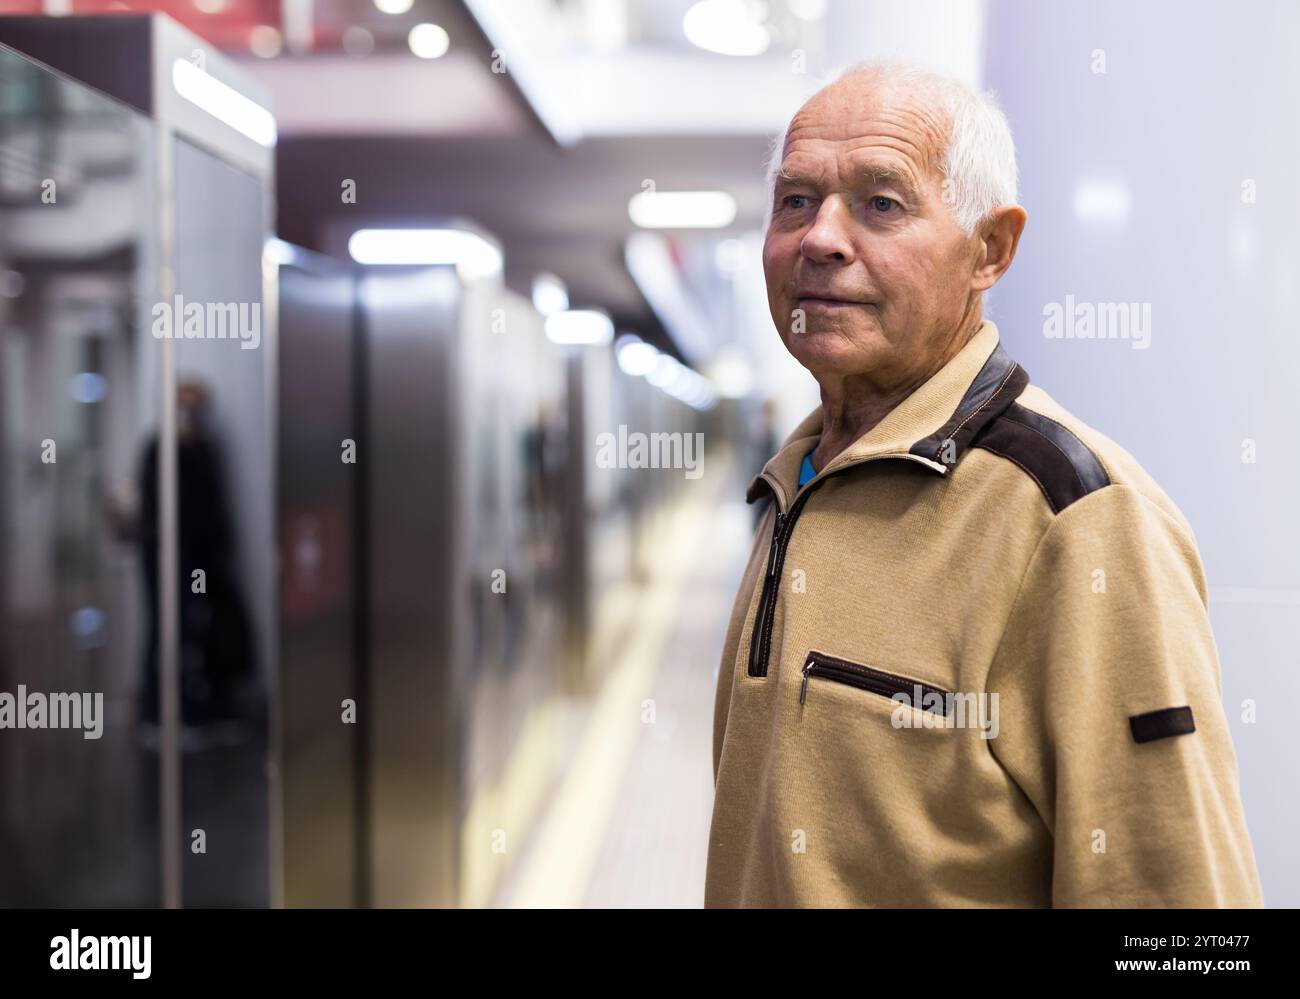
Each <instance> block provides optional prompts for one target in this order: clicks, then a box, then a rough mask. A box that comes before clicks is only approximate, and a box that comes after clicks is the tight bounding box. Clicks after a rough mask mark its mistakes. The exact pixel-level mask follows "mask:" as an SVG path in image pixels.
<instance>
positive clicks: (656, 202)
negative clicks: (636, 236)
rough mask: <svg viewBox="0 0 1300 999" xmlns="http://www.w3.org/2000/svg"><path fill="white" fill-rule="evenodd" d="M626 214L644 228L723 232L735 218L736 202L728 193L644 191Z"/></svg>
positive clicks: (635, 199) (634, 199) (631, 202)
mask: <svg viewBox="0 0 1300 999" xmlns="http://www.w3.org/2000/svg"><path fill="white" fill-rule="evenodd" d="M627 214H628V216H629V217H630V218H631V219H632V221H633V222H635V223H636V224H637V225H639V226H640V227H641V228H643V229H721V228H724V227H725V226H729V225H731V223H732V222H733V221H735V218H736V199H735V198H733V197H732V196H731V195H730V194H728V193H727V192H726V191H642V192H641V193H640V194H635V195H633V196H632V198H631V200H630V201H628V203H627Z"/></svg>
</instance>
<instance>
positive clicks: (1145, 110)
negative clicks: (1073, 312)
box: [986, 0, 1300, 906]
mask: <svg viewBox="0 0 1300 999" xmlns="http://www.w3.org/2000/svg"><path fill="white" fill-rule="evenodd" d="M986 35H987V51H986V85H987V86H990V87H992V88H993V89H994V90H995V91H997V93H998V94H999V96H1000V97H1001V98H1002V100H1003V103H1004V105H1005V106H1006V108H1007V110H1008V114H1009V117H1010V119H1011V125H1012V128H1013V130H1014V131H1015V135H1016V141H1017V148H1018V151H1019V157H1020V166H1021V177H1022V196H1021V200H1022V203H1023V204H1024V205H1025V206H1026V208H1027V209H1028V211H1029V226H1028V228H1027V230H1026V232H1025V236H1024V239H1023V241H1022V243H1021V246H1020V253H1019V257H1018V258H1017V261H1016V263H1015V265H1014V267H1013V269H1012V271H1011V273H1010V274H1009V275H1008V276H1007V278H1006V279H1005V280H1004V282H1003V283H1002V284H1001V285H1000V286H999V287H998V288H997V289H995V293H994V295H993V296H992V301H991V304H992V307H993V313H994V318H995V320H996V321H997V322H998V324H999V327H1000V328H1001V329H1002V332H1003V335H1004V342H1005V343H1006V344H1007V346H1008V349H1009V350H1010V351H1011V353H1012V355H1013V356H1014V357H1016V358H1017V359H1018V360H1019V361H1020V362H1021V363H1022V364H1023V365H1024V366H1025V368H1026V369H1027V370H1028V372H1029V375H1030V378H1031V379H1032V380H1033V381H1035V382H1036V383H1038V384H1039V385H1041V386H1042V387H1044V388H1045V389H1046V390H1047V391H1048V392H1050V393H1051V394H1052V395H1054V396H1055V397H1056V398H1057V399H1058V400H1059V401H1060V402H1061V403H1062V404H1064V405H1065V406H1066V407H1067V408H1069V409H1071V410H1072V411H1073V412H1074V413H1075V414H1076V415H1078V416H1079V417H1080V418H1082V419H1084V420H1085V421H1087V422H1089V423H1091V424H1092V425H1093V426H1095V427H1096V428H1097V429H1099V430H1101V431H1102V432H1103V433H1105V434H1107V435H1108V436H1110V437H1112V438H1114V439H1115V440H1117V441H1119V443H1120V444H1122V445H1123V446H1124V447H1126V448H1127V449H1128V450H1130V451H1131V452H1132V453H1133V454H1134V455H1136V457H1137V458H1138V459H1139V460H1140V461H1141V462H1142V463H1143V465H1144V466H1145V467H1146V468H1147V470H1148V471H1149V472H1151V474H1152V475H1154V476H1155V478H1156V480H1157V481H1158V482H1159V483H1160V484H1161V485H1162V486H1163V487H1164V489H1165V490H1166V491H1167V492H1168V493H1169V494H1170V496H1171V497H1172V498H1173V499H1174V501H1175V502H1176V503H1177V504H1178V505H1179V507H1180V508H1181V509H1182V510H1183V512H1184V513H1185V514H1186V515H1187V517H1188V519H1189V520H1190V521H1191V523H1192V527H1193V529H1194V530H1195V532H1196V535H1197V538H1198V541H1199V544H1200V548H1201V553H1202V556H1203V558H1204V561H1205V565H1206V571H1207V574H1208V577H1209V582H1210V586H1211V612H1212V617H1213V623H1214V627H1215V632H1216V635H1217V639H1218V644H1219V651H1220V658H1221V662H1222V668H1223V694H1224V704H1225V708H1226V710H1227V713H1228V718H1229V722H1230V723H1231V725H1232V734H1233V739H1234V742H1235V745H1236V749H1237V754H1238V758H1239V762H1240V769H1241V777H1242V794H1243V798H1244V800H1245V805H1246V811H1247V818H1248V821H1249V824H1250V830H1251V835H1252V838H1253V841H1254V844H1255V850H1256V855H1257V859H1258V861H1259V866H1260V875H1261V878H1262V880H1263V884H1264V894H1265V900H1266V902H1267V903H1268V904H1269V905H1273V906H1296V905H1300V863H1297V860H1296V848H1295V842H1296V836H1297V833H1298V832H1300V802H1298V801H1297V794H1296V788H1297V787H1300V752H1297V749H1296V743H1295V741H1294V735H1293V732H1292V721H1291V708H1292V706H1293V705H1294V704H1295V703H1296V701H1297V699H1300V672H1297V669H1296V667H1297V662H1298V659H1300V654H1298V653H1297V651H1296V644H1295V642H1294V640H1293V635H1292V632H1291V629H1290V627H1289V624H1290V619H1291V615H1293V614H1295V613H1296V609H1297V605H1298V604H1300V558H1298V557H1297V556H1300V522H1298V521H1297V518H1296V515H1295V510H1296V507H1297V503H1296V500H1297V498H1298V497H1300V464H1298V463H1297V461H1296V459H1297V457H1298V455H1297V452H1296V448H1295V443H1294V437H1293V434H1294V429H1293V428H1294V427H1295V425H1296V422H1297V421H1296V417H1297V399H1300V338H1297V333H1298V332H1300V321H1298V320H1297V315H1296V306H1297V298H1298V297H1300V294H1298V285H1300V249H1298V248H1297V244H1296V238H1295V230H1296V225H1297V222H1300V185H1297V184H1296V183H1295V181H1294V179H1293V175H1294V172H1295V164H1296V163H1297V161H1298V160H1300V137H1298V136H1297V131H1296V121H1297V117H1296V106H1297V101H1296V95H1297V94H1300V60H1297V58H1296V54H1297V48H1296V46H1297V39H1300V4H1296V3H1294V2H1286V0H1275V2H1267V0H1265V2H1258V3H1252V4H1248V5H1243V6H1241V7H1238V8H1232V7H1229V6H1226V5H1224V4H1222V3H1213V2H1206V0H1192V2H1179V3H1171V2H1151V3H1141V4H1135V3H1132V2H1123V0H1102V2H1095V3H1089V4H1058V3H1052V4H1045V3H1037V2H1030V0H991V2H990V4H989V9H988V25H987V31H986ZM1103 58H1104V70H1105V71H1104V72H1096V71H1094V70H1095V69H1098V68H1101V65H1102V63H1101V60H1102V59H1103ZM1249 182H1253V184H1254V190H1255V201H1254V203H1250V202H1249V201H1248V200H1243V185H1248V183H1249ZM1067 295H1073V296H1074V298H1075V299H1076V301H1088V302H1130V303H1139V304H1146V305H1149V306H1150V315H1151V330H1150V334H1151V335H1150V345H1149V346H1148V347H1147V348H1145V349H1135V348H1134V343H1135V341H1134V340H1132V339H1130V340H1122V339H1112V340H1092V341H1089V340H1060V339H1048V338H1047V337H1046V336H1045V335H1044V314H1043V313H1044V307H1045V305H1046V304H1047V303H1049V302H1058V303H1064V301H1065V296H1067ZM1247 440H1253V441H1254V446H1255V449H1256V450H1255V461H1254V462H1253V463H1247V462H1244V461H1243V447H1244V446H1245V445H1244V444H1243V442H1245V441H1247ZM1246 699H1252V700H1253V701H1254V702H1255V703H1256V705H1257V719H1258V720H1257V722H1256V723H1254V724H1248V723H1245V722H1243V720H1242V702H1243V701H1244V700H1246Z"/></svg>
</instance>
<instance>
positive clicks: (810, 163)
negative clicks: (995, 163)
mask: <svg viewBox="0 0 1300 999" xmlns="http://www.w3.org/2000/svg"><path fill="white" fill-rule="evenodd" d="M945 141H946V133H945V131H944V126H943V123H942V119H941V117H940V116H939V115H938V114H936V113H933V112H931V111H930V110H928V109H927V108H926V106H925V101H924V99H923V98H919V97H908V96H906V95H900V94H898V93H896V92H890V91H889V90H888V88H886V87H883V86H882V85H880V84H879V83H878V82H876V81H874V80H870V79H867V80H863V79H860V78H859V79H855V78H852V77H850V78H848V79H846V80H844V81H841V82H840V83H838V84H836V85H835V86H833V87H831V88H829V89H827V90H826V91H823V92H822V93H821V94H818V95H817V96H816V97H814V98H813V99H812V100H811V101H809V102H808V103H807V104H806V105H804V107H803V108H802V109H801V110H800V111H799V113H798V114H797V115H795V117H794V119H793V121H791V123H790V128H789V130H788V132H787V136H786V143H785V150H784V157H783V159H782V164H781V175H779V176H778V178H777V182H776V189H775V196H774V198H773V206H772V222H771V225H770V226H769V227H768V231H767V237H766V240H765V242H764V244H763V270H764V273H765V274H766V277H767V294H768V306H769V308H770V309H771V312H772V320H773V322H774V323H775V324H776V328H777V329H778V330H779V331H780V334H781V338H782V340H783V341H784V343H785V346H786V349H787V350H789V351H790V353H791V354H793V355H794V357H795V359H796V360H798V361H799V363H800V364H802V365H803V366H804V367H806V368H808V369H809V370H810V371H811V372H812V373H813V374H814V375H817V376H819V379H820V378H821V377H822V376H826V377H830V378H840V377H853V376H859V375H861V376H866V378H867V379H868V380H870V381H871V382H872V383H875V384H877V385H879V386H881V387H889V386H892V385H899V384H903V383H906V382H908V381H911V380H913V379H915V378H917V377H922V376H928V374H930V373H931V372H932V371H933V370H934V368H935V367H937V366H938V364H941V363H942V361H943V359H944V358H945V356H946V352H947V351H948V350H949V348H950V347H951V346H952V344H954V343H955V342H956V343H959V342H960V340H961V338H962V335H963V334H965V333H969V332H970V331H969V330H968V329H965V328H964V325H965V324H966V323H967V320H968V319H970V318H972V314H971V312H970V310H971V308H972V290H971V288H972V286H971V280H972V273H973V270H974V268H975V266H976V264H977V263H978V261H977V259H976V244H977V242H978V241H977V240H975V239H973V238H971V237H967V236H966V235H965V233H963V232H962V231H961V229H960V227H959V226H958V225H957V223H956V221H955V220H954V219H953V217H952V215H951V213H950V212H949V209H948V207H947V205H945V204H944V200H943V176H942V173H941V170H940V166H939V159H940V156H941V155H942V150H943V148H944V144H945ZM800 319H802V331H801V330H800V326H799V320H800Z"/></svg>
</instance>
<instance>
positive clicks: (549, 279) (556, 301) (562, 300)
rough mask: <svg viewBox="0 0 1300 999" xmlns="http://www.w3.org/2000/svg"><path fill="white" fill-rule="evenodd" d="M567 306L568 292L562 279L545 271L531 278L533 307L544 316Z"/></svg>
mask: <svg viewBox="0 0 1300 999" xmlns="http://www.w3.org/2000/svg"><path fill="white" fill-rule="evenodd" d="M568 307H569V292H568V290H567V289H566V288H565V287H564V282H563V281H561V280H560V279H559V278H557V277H556V276H555V275H554V274H547V273H542V274H538V275H537V276H536V277H535V278H533V308H535V309H536V310H537V311H538V312H540V313H541V314H542V315H544V316H550V315H553V314H555V313H556V312H563V311H564V310H565V309H567V308H568Z"/></svg>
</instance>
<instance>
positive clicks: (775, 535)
mask: <svg viewBox="0 0 1300 999" xmlns="http://www.w3.org/2000/svg"><path fill="white" fill-rule="evenodd" d="M852 467H855V466H851V465H850V466H847V468H852ZM847 468H844V469H837V470H836V471H834V472H831V473H830V474H829V475H827V476H826V477H825V478H822V479H818V480H817V481H816V482H812V483H809V485H808V488H807V489H805V490H804V491H803V492H802V493H800V494H799V495H798V496H797V497H796V498H795V501H794V503H792V504H791V506H790V509H789V510H788V511H787V512H786V513H781V511H780V510H778V511H777V513H776V523H775V524H774V525H773V526H772V544H771V546H770V547H769V548H768V552H767V575H766V576H765V577H764V578H763V592H762V594H761V595H760V596H759V598H758V613H757V614H755V615H754V630H753V633H752V634H751V635H750V638H749V675H750V676H767V658H768V655H769V654H770V653H771V649H770V648H769V645H770V643H771V640H772V621H773V619H774V618H775V617H776V588H777V585H778V581H779V580H780V578H781V570H782V568H783V567H784V566H785V552H786V549H787V547H789V544H790V534H791V532H792V531H793V530H794V524H795V521H796V520H798V519H799V513H800V511H802V510H803V508H804V504H805V503H807V502H808V497H809V496H811V495H812V494H813V493H814V492H816V491H817V489H818V488H820V486H821V484H822V483H823V482H825V481H826V479H829V478H833V477H834V476H836V475H839V474H840V473H841V472H843V471H847Z"/></svg>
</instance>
